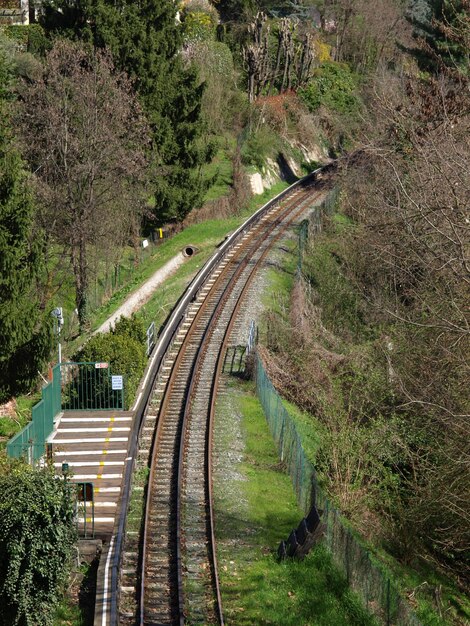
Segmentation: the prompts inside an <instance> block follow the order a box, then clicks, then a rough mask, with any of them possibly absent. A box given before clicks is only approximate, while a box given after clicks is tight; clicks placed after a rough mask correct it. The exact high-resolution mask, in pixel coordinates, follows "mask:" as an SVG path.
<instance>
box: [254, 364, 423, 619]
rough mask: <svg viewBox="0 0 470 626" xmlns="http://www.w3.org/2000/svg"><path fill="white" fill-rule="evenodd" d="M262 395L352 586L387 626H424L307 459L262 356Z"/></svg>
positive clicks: (305, 502) (284, 455)
mask: <svg viewBox="0 0 470 626" xmlns="http://www.w3.org/2000/svg"><path fill="white" fill-rule="evenodd" d="M256 391H257V394H258V397H259V399H260V402H261V405H262V407H263V410H264V412H265V415H266V419H267V421H268V425H269V428H270V430H271V433H272V435H273V438H274V440H275V442H276V444H277V446H278V449H279V455H280V457H281V459H282V461H283V462H284V463H285V464H286V467H287V471H288V472H289V474H290V476H291V479H292V483H293V485H294V489H295V492H296V495H297V499H298V502H299V505H300V506H301V507H302V509H303V511H304V512H305V513H307V512H308V511H309V509H310V507H311V506H312V505H313V504H316V506H317V508H318V509H320V510H322V511H323V514H322V521H323V523H324V524H325V525H326V542H327V545H328V548H329V549H330V550H331V553H332V555H333V559H334V561H335V562H336V564H337V565H338V566H339V567H340V568H341V569H342V571H343V572H344V573H345V575H346V577H347V579H348V583H349V584H350V586H351V587H352V589H354V591H356V592H357V593H358V594H359V595H360V596H361V597H362V599H363V601H364V603H365V605H366V606H367V608H368V610H369V611H370V612H371V613H373V614H374V615H375V616H376V617H377V618H378V619H379V620H380V621H381V622H382V623H384V624H387V626H421V625H420V622H419V620H418V618H417V617H416V616H415V615H414V613H413V612H412V610H411V609H410V607H409V605H408V604H407V603H406V602H405V600H404V599H403V598H402V596H401V595H400V594H399V592H398V590H397V588H396V586H395V585H394V584H393V582H392V580H391V578H390V576H389V574H388V573H387V571H386V570H385V569H384V568H383V567H382V566H381V565H380V564H379V563H378V562H377V561H376V560H375V559H374V557H373V556H372V555H371V553H370V552H369V551H368V550H367V549H366V548H365V547H364V546H363V545H362V544H361V541H360V540H359V538H358V537H357V536H356V535H355V534H353V533H352V532H351V530H350V528H348V525H347V522H346V521H345V520H344V519H343V518H342V517H341V514H340V512H339V511H338V510H337V509H335V507H334V506H332V504H331V503H330V501H329V500H328V498H327V497H326V496H325V494H324V493H323V491H322V489H321V488H320V486H319V485H318V482H317V479H316V474H315V468H314V466H313V464H312V463H311V462H310V460H309V459H308V458H307V455H306V454H305V451H304V449H303V446H302V441H301V439H300V436H299V433H298V432H297V428H296V425H295V422H294V420H293V419H292V417H291V416H290V415H289V413H288V411H287V410H286V408H285V407H284V405H283V402H282V399H281V397H280V396H279V394H278V393H277V391H276V390H275V388H274V386H273V384H272V383H271V381H270V380H269V377H268V375H267V373H266V371H265V369H264V367H263V364H262V362H261V359H260V358H259V356H258V355H257V357H256Z"/></svg>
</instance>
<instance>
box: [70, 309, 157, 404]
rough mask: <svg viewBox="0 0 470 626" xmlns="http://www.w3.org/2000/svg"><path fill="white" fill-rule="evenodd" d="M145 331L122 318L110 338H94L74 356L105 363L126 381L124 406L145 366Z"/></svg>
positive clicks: (137, 323)
mask: <svg viewBox="0 0 470 626" xmlns="http://www.w3.org/2000/svg"><path fill="white" fill-rule="evenodd" d="M144 341H145V331H144V328H143V324H142V321H141V320H140V319H139V318H138V317H136V316H132V318H130V319H126V318H121V319H120V320H119V321H118V322H117V324H116V326H115V328H114V330H113V331H112V332H111V333H109V334H100V335H95V336H94V337H93V338H92V339H90V341H89V342H88V343H87V344H86V345H85V347H84V348H83V350H82V352H80V354H79V355H76V357H78V358H76V360H77V361H91V362H93V361H100V362H101V361H105V362H107V363H109V365H110V369H111V372H112V373H113V374H122V375H123V376H124V380H125V396H124V397H125V402H126V406H130V405H131V403H132V401H133V399H134V397H135V393H136V391H137V387H138V386H139V382H140V379H141V377H142V374H143V372H144V369H145V365H146V363H147V358H146V355H145V343H144Z"/></svg>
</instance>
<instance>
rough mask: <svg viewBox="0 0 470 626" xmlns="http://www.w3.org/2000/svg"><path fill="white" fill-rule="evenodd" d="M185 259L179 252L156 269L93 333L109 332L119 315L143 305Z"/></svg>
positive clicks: (128, 314)
mask: <svg viewBox="0 0 470 626" xmlns="http://www.w3.org/2000/svg"><path fill="white" fill-rule="evenodd" d="M185 259H186V257H185V256H184V255H183V253H182V252H180V253H179V254H177V255H176V256H174V257H173V258H172V259H170V260H169V261H168V262H167V263H165V265H163V267H161V268H160V269H159V270H157V271H156V272H155V274H153V275H152V276H151V277H150V278H149V279H148V280H147V281H146V282H145V283H144V284H143V285H142V286H141V287H139V288H138V289H137V290H136V291H134V292H133V293H131V295H130V296H129V297H128V298H127V299H126V300H125V302H124V303H123V304H122V305H121V306H120V307H119V309H118V310H117V311H116V312H115V313H113V314H112V315H111V316H110V317H108V319H107V320H106V321H105V322H104V323H103V324H101V326H100V327H99V328H98V329H97V330H95V332H94V333H93V334H94V335H95V334H96V333H107V332H109V331H110V330H111V328H112V327H113V326H114V324H115V323H116V322H117V320H118V319H119V318H120V317H121V316H123V317H130V316H131V315H132V313H134V312H135V311H138V310H139V309H140V308H141V307H143V306H144V304H145V303H146V302H148V301H149V300H150V298H151V297H152V295H153V294H154V292H155V290H156V289H157V287H159V286H160V285H161V284H162V283H163V281H165V280H166V279H167V278H168V277H169V276H171V275H172V274H174V273H175V272H176V270H177V269H178V268H179V267H180V266H181V265H183V263H184V261H185Z"/></svg>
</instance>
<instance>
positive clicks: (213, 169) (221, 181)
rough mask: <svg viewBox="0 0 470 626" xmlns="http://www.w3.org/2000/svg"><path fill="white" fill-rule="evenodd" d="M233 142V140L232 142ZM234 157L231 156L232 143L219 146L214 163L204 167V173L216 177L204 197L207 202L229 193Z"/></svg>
mask: <svg viewBox="0 0 470 626" xmlns="http://www.w3.org/2000/svg"><path fill="white" fill-rule="evenodd" d="M232 144H233V142H232ZM232 172H233V167H232V159H231V158H230V143H229V142H227V145H226V146H224V147H221V148H219V150H218V151H217V153H216V155H215V157H214V159H213V161H212V163H209V164H208V165H206V166H205V167H204V175H205V176H206V177H207V178H210V179H214V182H213V184H212V185H211V186H210V187H209V189H208V190H207V193H206V195H205V197H204V200H205V201H206V202H208V201H210V200H217V199H218V198H221V197H222V196H225V195H227V194H228V192H229V190H230V185H231V184H232Z"/></svg>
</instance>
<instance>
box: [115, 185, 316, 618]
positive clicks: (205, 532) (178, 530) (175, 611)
mask: <svg viewBox="0 0 470 626" xmlns="http://www.w3.org/2000/svg"><path fill="white" fill-rule="evenodd" d="M321 194H322V191H321V190H318V189H315V187H314V186H312V185H305V186H303V187H297V189H295V190H294V191H293V193H291V194H290V195H289V196H288V197H287V198H285V199H284V200H283V201H282V202H280V203H279V204H278V205H276V206H273V207H271V208H269V210H268V211H266V212H265V214H264V215H263V216H262V217H261V219H259V220H258V221H257V222H256V223H255V224H254V225H253V226H252V227H251V228H250V229H249V230H246V232H244V234H243V236H242V237H240V238H239V240H238V241H237V242H236V244H235V245H234V246H232V247H231V248H230V249H229V250H228V252H227V253H226V254H225V255H224V256H223V258H222V260H221V262H220V263H219V264H218V265H217V267H215V268H214V270H213V271H212V273H211V274H210V276H209V277H208V279H207V280H206V281H205V283H204V285H203V286H202V288H201V289H200V290H199V292H198V295H197V298H196V299H195V300H194V301H193V302H192V304H191V305H190V306H189V309H188V311H187V314H186V316H185V318H184V320H183V321H182V323H180V325H179V326H178V330H177V332H176V333H175V335H174V338H173V341H172V344H171V346H170V347H169V348H168V350H167V352H166V355H165V358H164V360H163V362H162V364H161V367H160V370H159V375H158V377H157V379H156V381H155V382H154V386H153V391H152V394H151V398H150V402H149V403H148V410H147V413H148V414H149V421H148V423H149V424H151V423H152V420H153V423H155V424H156V427H155V431H154V436H153V439H152V447H151V461H150V475H149V480H148V488H147V497H146V503H145V520H144V524H143V531H142V540H141V542H140V549H139V552H140V558H139V559H137V564H138V567H137V568H136V569H135V573H134V578H135V579H136V580H137V581H138V583H139V584H138V585H137V587H138V588H137V589H136V594H135V595H136V605H137V615H135V614H134V616H133V615H132V611H131V612H129V610H127V615H126V614H124V615H123V614H122V612H121V620H120V623H121V624H124V623H126V624H135V623H138V624H140V625H141V626H144V625H145V626H156V625H160V624H161V625H163V624H183V623H186V624H222V623H223V613H222V606H221V601H220V592H219V588H218V577H217V563H216V550H215V545H214V528H213V512H212V508H211V505H212V492H211V489H212V487H211V460H210V455H211V440H212V434H211V429H212V425H211V424H212V412H213V407H214V402H215V392H216V387H217V378H218V374H219V373H220V369H221V368H220V364H221V358H220V355H221V354H223V351H224V350H225V347H226V343H227V340H228V337H229V333H230V328H231V326H232V325H233V322H234V319H235V312H236V310H237V309H238V307H239V305H240V302H241V299H242V297H243V295H244V294H245V293H246V291H247V285H248V284H249V282H250V281H251V279H252V277H253V276H254V273H255V271H256V269H257V267H258V266H259V265H260V263H261V261H262V260H263V258H264V257H265V255H266V254H267V252H268V251H269V249H270V248H271V247H272V245H273V243H274V242H275V241H276V240H277V239H278V238H279V237H280V236H281V235H282V234H283V232H285V230H286V229H287V228H288V227H289V225H290V224H291V223H292V222H293V221H295V219H296V218H297V217H298V216H299V215H301V214H303V213H304V212H305V211H306V210H307V208H309V207H310V206H312V205H313V204H314V203H315V202H316V201H318V198H319V196H320V195H321ZM147 429H149V426H147ZM132 569H134V566H133V568H132ZM127 571H129V570H127ZM136 618H137V619H136ZM103 623H105V622H103Z"/></svg>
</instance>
